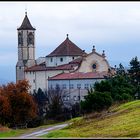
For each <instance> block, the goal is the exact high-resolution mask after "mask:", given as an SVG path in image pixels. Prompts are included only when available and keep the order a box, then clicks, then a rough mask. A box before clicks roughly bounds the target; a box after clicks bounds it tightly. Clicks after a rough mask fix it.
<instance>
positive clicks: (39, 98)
mask: <svg viewBox="0 0 140 140" xmlns="http://www.w3.org/2000/svg"><path fill="white" fill-rule="evenodd" d="M33 97H34V99H35V102H36V103H37V105H38V115H39V116H43V115H44V113H45V112H44V109H45V107H46V104H47V101H48V98H47V94H46V93H44V92H43V91H42V89H41V88H39V89H38V91H37V92H34V93H33Z"/></svg>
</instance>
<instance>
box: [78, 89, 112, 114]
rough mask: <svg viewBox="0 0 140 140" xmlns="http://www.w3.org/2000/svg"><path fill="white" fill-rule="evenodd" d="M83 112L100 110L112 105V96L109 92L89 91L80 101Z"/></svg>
mask: <svg viewBox="0 0 140 140" xmlns="http://www.w3.org/2000/svg"><path fill="white" fill-rule="evenodd" d="M80 105H81V109H82V111H83V112H92V111H98V112H100V111H102V110H104V109H108V108H109V107H110V106H111V105H112V98H111V95H110V93H109V92H103V93H102V92H97V91H95V92H91V93H90V92H89V93H88V95H87V96H85V101H81V103H80Z"/></svg>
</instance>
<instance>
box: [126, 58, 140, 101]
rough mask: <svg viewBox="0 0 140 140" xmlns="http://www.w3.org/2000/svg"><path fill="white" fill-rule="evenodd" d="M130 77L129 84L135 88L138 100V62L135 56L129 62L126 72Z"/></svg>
mask: <svg viewBox="0 0 140 140" xmlns="http://www.w3.org/2000/svg"><path fill="white" fill-rule="evenodd" d="M128 72H129V76H130V77H131V84H132V85H134V86H135V89H136V93H138V98H139V99H140V62H139V61H138V58H137V56H136V57H135V58H132V60H131V61H130V69H129V70H128Z"/></svg>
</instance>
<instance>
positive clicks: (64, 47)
mask: <svg viewBox="0 0 140 140" xmlns="http://www.w3.org/2000/svg"><path fill="white" fill-rule="evenodd" d="M83 54H86V53H85V52H84V51H83V50H81V49H80V48H79V47H78V46H76V45H75V44H74V43H73V42H72V41H71V40H69V38H68V34H67V38H66V39H65V41H64V42H62V43H61V44H60V45H59V46H58V47H57V48H56V49H55V50H54V51H53V52H51V53H50V54H49V55H47V56H46V57H52V56H82V55H83Z"/></svg>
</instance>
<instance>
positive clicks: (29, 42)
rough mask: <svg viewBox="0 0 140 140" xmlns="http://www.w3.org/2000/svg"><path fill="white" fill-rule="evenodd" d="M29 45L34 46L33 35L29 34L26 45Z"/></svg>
mask: <svg viewBox="0 0 140 140" xmlns="http://www.w3.org/2000/svg"><path fill="white" fill-rule="evenodd" d="M30 44H32V45H33V44H34V35H33V33H29V34H28V45H30Z"/></svg>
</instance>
